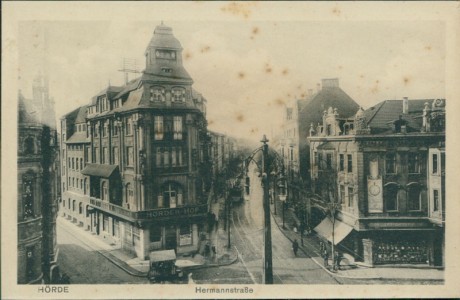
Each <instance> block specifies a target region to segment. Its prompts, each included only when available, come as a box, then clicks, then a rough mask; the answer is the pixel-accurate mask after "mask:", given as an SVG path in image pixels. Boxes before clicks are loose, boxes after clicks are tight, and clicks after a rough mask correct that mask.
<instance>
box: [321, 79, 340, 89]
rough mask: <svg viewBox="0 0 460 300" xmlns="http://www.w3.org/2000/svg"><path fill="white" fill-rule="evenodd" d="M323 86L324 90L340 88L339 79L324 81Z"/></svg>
mask: <svg viewBox="0 0 460 300" xmlns="http://www.w3.org/2000/svg"><path fill="white" fill-rule="evenodd" d="M322 84H323V89H324V88H333V87H339V79H338V78H326V79H322Z"/></svg>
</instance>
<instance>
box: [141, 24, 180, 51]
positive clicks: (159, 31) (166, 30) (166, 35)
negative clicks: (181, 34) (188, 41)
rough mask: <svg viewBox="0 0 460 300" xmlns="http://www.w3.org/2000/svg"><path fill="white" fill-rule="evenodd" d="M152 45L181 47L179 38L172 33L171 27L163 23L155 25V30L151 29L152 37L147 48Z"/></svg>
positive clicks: (156, 46)
mask: <svg viewBox="0 0 460 300" xmlns="http://www.w3.org/2000/svg"><path fill="white" fill-rule="evenodd" d="M152 47H153V48H174V49H182V46H181V44H180V42H179V40H178V39H176V37H174V35H173V33H172V28H171V27H168V26H165V25H163V24H161V25H159V26H157V27H155V30H154V31H153V37H152V39H151V40H150V43H149V45H148V46H147V49H149V48H152Z"/></svg>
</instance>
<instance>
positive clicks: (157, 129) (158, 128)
mask: <svg viewBox="0 0 460 300" xmlns="http://www.w3.org/2000/svg"><path fill="white" fill-rule="evenodd" d="M153 126H154V133H155V140H157V141H159V140H162V139H163V136H164V128H163V116H155V117H154V122H153Z"/></svg>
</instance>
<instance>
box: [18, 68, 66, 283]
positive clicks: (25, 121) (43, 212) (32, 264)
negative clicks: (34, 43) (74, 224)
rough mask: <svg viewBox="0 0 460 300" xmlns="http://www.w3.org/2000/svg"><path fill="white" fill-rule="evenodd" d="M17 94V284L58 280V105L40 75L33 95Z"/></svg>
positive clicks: (45, 81) (44, 79) (35, 82)
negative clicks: (55, 104)
mask: <svg viewBox="0 0 460 300" xmlns="http://www.w3.org/2000/svg"><path fill="white" fill-rule="evenodd" d="M18 98H19V99H18V104H19V106H18V224H17V225H18V264H17V266H18V270H17V271H18V273H17V274H18V284H34V283H43V282H45V283H53V282H55V280H57V279H58V278H59V271H58V269H57V263H56V259H57V257H56V255H57V244H56V212H57V201H58V198H59V197H60V189H59V185H58V183H59V156H58V154H59V152H58V149H57V142H56V138H57V134H56V121H55V116H54V103H53V101H52V99H50V98H49V95H48V84H47V80H46V78H45V77H44V76H38V77H37V78H36V79H35V81H34V86H33V98H31V99H26V98H25V97H24V96H23V95H22V94H21V92H19V97H18Z"/></svg>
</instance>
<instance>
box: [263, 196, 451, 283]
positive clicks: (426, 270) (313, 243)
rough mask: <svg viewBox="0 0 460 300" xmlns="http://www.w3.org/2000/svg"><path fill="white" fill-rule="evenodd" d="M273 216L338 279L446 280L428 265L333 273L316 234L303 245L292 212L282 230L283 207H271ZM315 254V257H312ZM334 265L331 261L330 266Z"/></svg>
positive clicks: (346, 269) (355, 267) (351, 267)
mask: <svg viewBox="0 0 460 300" xmlns="http://www.w3.org/2000/svg"><path fill="white" fill-rule="evenodd" d="M271 207H272V209H271V214H272V217H273V219H274V220H275V224H276V226H277V227H278V228H279V230H280V231H281V232H282V233H283V234H284V235H285V236H286V238H288V239H289V240H290V241H291V242H292V241H294V239H297V241H298V242H299V248H300V249H301V250H302V251H303V252H304V253H305V254H307V255H308V256H310V257H311V259H312V260H313V261H314V262H315V263H316V264H318V265H319V266H321V267H322V268H323V269H324V270H325V271H326V272H328V273H329V274H331V275H333V276H336V277H343V278H349V279H408V280H410V279H415V280H436V281H443V280H444V271H443V270H438V269H434V268H431V267H429V266H426V265H401V266H379V267H373V268H370V267H365V266H361V265H358V264H349V265H342V266H341V269H340V270H337V271H334V272H333V271H331V270H330V269H329V268H326V267H324V261H323V258H322V257H321V255H320V249H319V247H320V246H319V243H320V238H319V237H318V236H316V234H315V233H313V234H310V235H309V236H304V237H303V245H301V237H300V233H299V232H294V229H293V228H292V224H293V223H294V218H293V216H292V215H291V214H293V212H292V211H290V210H288V209H286V210H285V220H284V223H285V228H286V229H283V228H282V224H283V220H282V206H281V205H277V214H276V215H275V214H274V212H273V205H271ZM312 253H313V255H311V254H312ZM331 264H332V261H331V259H329V266H330V265H331Z"/></svg>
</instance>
